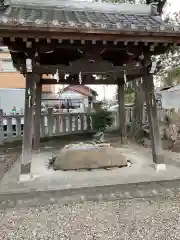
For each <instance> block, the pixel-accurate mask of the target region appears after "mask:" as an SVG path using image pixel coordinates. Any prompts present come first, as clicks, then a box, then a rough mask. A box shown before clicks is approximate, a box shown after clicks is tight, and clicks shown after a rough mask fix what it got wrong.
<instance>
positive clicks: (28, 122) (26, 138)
mask: <svg viewBox="0 0 180 240" xmlns="http://www.w3.org/2000/svg"><path fill="white" fill-rule="evenodd" d="M34 92H35V77H34V74H33V73H31V72H30V73H27V74H26V89H25V108H24V109H25V111H24V134H23V146H22V159H21V175H20V180H21V179H22V180H25V179H26V178H29V177H30V173H31V161H32V139H33V107H34Z"/></svg>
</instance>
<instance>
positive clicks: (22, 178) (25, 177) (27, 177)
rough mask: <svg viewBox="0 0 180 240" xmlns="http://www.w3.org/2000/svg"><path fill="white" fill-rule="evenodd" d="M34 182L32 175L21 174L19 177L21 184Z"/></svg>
mask: <svg viewBox="0 0 180 240" xmlns="http://www.w3.org/2000/svg"><path fill="white" fill-rule="evenodd" d="M32 180H33V175H32V173H29V174H20V176H19V182H29V181H32Z"/></svg>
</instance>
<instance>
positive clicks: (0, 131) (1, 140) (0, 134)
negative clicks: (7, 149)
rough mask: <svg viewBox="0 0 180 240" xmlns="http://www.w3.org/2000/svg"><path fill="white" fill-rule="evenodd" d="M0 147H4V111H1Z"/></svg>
mask: <svg viewBox="0 0 180 240" xmlns="http://www.w3.org/2000/svg"><path fill="white" fill-rule="evenodd" d="M0 145H4V125H3V110H2V109H0Z"/></svg>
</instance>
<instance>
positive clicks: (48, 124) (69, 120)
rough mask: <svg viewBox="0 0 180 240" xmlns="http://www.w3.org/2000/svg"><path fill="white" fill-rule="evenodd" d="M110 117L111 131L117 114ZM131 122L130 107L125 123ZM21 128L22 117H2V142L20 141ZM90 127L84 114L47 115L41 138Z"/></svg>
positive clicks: (81, 131)
mask: <svg viewBox="0 0 180 240" xmlns="http://www.w3.org/2000/svg"><path fill="white" fill-rule="evenodd" d="M112 116H113V125H112V127H111V129H116V128H118V126H119V114H118V112H112ZM145 118H146V116H145ZM131 121H132V107H126V122H127V123H130V122H131ZM144 121H146V119H144ZM23 126H24V115H4V116H3V127H2V135H3V137H4V140H5V141H8V142H11V141H14V140H20V139H22V135H23ZM91 126H92V124H90V123H89V121H88V115H87V114H86V113H48V114H42V115H41V126H40V129H41V137H52V136H61V135H68V134H76V133H83V132H86V131H92V130H93V129H92V127H91Z"/></svg>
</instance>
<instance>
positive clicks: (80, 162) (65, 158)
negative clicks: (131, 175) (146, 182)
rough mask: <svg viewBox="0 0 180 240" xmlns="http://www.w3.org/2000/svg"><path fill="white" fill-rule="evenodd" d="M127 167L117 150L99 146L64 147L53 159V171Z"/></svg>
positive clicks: (125, 160)
mask: <svg viewBox="0 0 180 240" xmlns="http://www.w3.org/2000/svg"><path fill="white" fill-rule="evenodd" d="M123 166H127V159H126V157H125V156H123V155H122V154H121V152H120V150H119V149H117V148H114V147H112V146H108V145H102V146H101V145H99V144H86V143H80V144H71V145H66V146H65V147H64V148H63V149H62V150H60V151H59V154H57V156H56V157H55V161H54V164H53V168H54V170H79V169H89V170H90V169H96V168H110V167H123Z"/></svg>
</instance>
